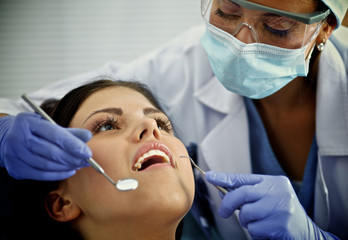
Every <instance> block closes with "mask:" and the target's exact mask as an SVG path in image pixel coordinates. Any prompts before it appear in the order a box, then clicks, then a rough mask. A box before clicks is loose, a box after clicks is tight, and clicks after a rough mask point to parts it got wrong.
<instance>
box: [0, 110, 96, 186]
mask: <svg viewBox="0 0 348 240" xmlns="http://www.w3.org/2000/svg"><path fill="white" fill-rule="evenodd" d="M91 137H92V134H91V132H90V131H88V130H85V129H76V128H75V129H74V128H63V127H61V126H58V125H55V124H52V123H50V122H48V121H47V120H45V119H43V118H42V117H41V116H39V115H37V114H34V113H21V114H18V115H17V116H16V117H14V116H5V117H1V118H0V165H1V166H2V167H5V168H6V169H7V171H8V173H9V174H10V175H11V176H12V177H14V178H16V179H35V180H52V181H53V180H62V179H65V178H68V177H70V176H72V175H74V174H75V172H76V170H77V169H79V168H82V167H85V166H89V164H88V163H87V162H86V158H89V157H91V156H92V152H91V150H90V149H89V148H88V147H87V145H86V144H85V142H87V141H88V140H89V139H90V138H91Z"/></svg>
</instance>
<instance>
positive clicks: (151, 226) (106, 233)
mask: <svg viewBox="0 0 348 240" xmlns="http://www.w3.org/2000/svg"><path fill="white" fill-rule="evenodd" d="M162 220H163V221H162ZM166 220H168V219H158V221H148V220H146V219H144V220H141V219H139V221H138V220H137V221H134V218H132V219H128V220H127V219H124V220H123V222H122V223H121V224H117V223H112V222H110V223H108V224H105V223H104V224H97V225H96V224H85V225H84V226H83V227H80V230H81V231H80V232H82V235H83V239H88V240H89V239H93V240H95V239H110V240H111V239H122V240H133V239H137V240H150V239H151V240H157V239H158V240H163V239H168V240H175V233H176V229H177V226H178V224H179V221H175V222H165V221H166Z"/></svg>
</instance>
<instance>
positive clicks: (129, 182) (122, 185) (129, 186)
mask: <svg viewBox="0 0 348 240" xmlns="http://www.w3.org/2000/svg"><path fill="white" fill-rule="evenodd" d="M22 98H23V100H24V101H25V102H27V103H28V104H29V105H30V107H32V108H33V110H34V111H35V112H36V113H37V114H39V115H40V116H41V117H43V118H45V119H46V120H48V121H49V122H51V123H53V124H57V123H56V122H55V121H53V119H52V118H51V117H50V116H48V114H47V113H46V112H45V111H44V110H42V109H41V108H40V107H39V106H38V105H36V104H35V103H34V102H33V101H32V100H31V99H30V98H29V97H28V96H27V95H26V94H23V95H22ZM86 161H87V162H88V163H89V164H90V165H91V166H92V167H93V168H94V169H95V170H96V171H97V172H99V173H101V174H102V175H103V176H104V177H105V178H106V179H107V180H108V181H109V182H111V183H112V185H114V186H115V187H116V189H117V190H119V191H130V190H135V189H136V188H137V187H138V181H137V180H136V179H134V178H124V179H120V180H118V181H117V182H114V181H113V180H112V179H111V178H110V177H109V175H107V174H106V172H105V171H104V169H103V168H102V167H101V166H100V165H99V164H98V163H97V162H96V161H95V160H94V159H93V158H91V157H90V158H87V159H86Z"/></svg>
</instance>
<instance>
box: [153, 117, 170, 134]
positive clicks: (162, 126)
mask: <svg viewBox="0 0 348 240" xmlns="http://www.w3.org/2000/svg"><path fill="white" fill-rule="evenodd" d="M155 120H156V122H157V126H158V129H159V130H164V131H166V132H168V133H170V132H172V130H173V127H172V124H171V122H170V121H169V119H162V118H156V119H155Z"/></svg>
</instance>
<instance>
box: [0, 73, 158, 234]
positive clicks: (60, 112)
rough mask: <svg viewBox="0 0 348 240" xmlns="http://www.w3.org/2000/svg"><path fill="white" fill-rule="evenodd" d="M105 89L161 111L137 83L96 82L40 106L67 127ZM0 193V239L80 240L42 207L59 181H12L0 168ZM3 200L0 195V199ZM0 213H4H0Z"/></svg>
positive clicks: (65, 224) (72, 231)
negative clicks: (130, 93) (131, 93)
mask: <svg viewBox="0 0 348 240" xmlns="http://www.w3.org/2000/svg"><path fill="white" fill-rule="evenodd" d="M109 87H126V88H130V89H133V90H135V91H137V92H139V93H141V94H142V95H143V96H144V97H146V98H147V99H148V100H149V101H150V103H151V104H153V106H154V107H156V108H158V109H160V110H162V109H161V107H160V105H159V103H158V102H157V101H156V99H155V98H154V96H153V95H152V93H151V92H150V90H149V89H148V88H147V87H146V85H144V84H141V83H138V82H129V81H112V80H98V81H94V82H91V83H88V84H85V85H83V86H80V87H78V88H75V89H73V90H71V91H70V92H69V93H67V94H66V95H65V96H64V97H63V98H62V99H61V100H54V99H50V100H47V101H45V102H44V103H43V104H42V105H41V107H42V108H43V109H44V110H45V111H46V112H47V113H48V114H49V115H50V116H51V117H52V118H53V120H54V121H55V122H56V123H57V124H59V125H61V126H63V127H68V126H69V124H70V121H71V120H72V118H73V117H74V115H75V113H76V112H77V110H78V109H79V107H80V105H81V104H82V103H83V102H84V101H85V100H86V99H87V98H88V97H89V96H90V95H91V94H93V93H94V92H97V91H98V90H101V89H104V88H109ZM0 184H1V187H0V190H1V193H0V194H4V195H3V196H9V198H8V199H7V198H6V199H5V198H4V201H2V202H5V203H6V204H7V205H6V206H5V208H3V207H0V216H1V218H0V224H1V225H0V228H1V230H0V231H1V233H0V239H28V238H32V239H35V240H41V239H42V240H43V239H45V240H46V239H50V240H55V239H57V240H58V239H81V237H80V236H79V235H78V234H77V233H76V232H75V231H74V230H73V229H72V227H71V226H70V224H69V223H61V222H56V221H54V220H53V219H51V217H49V215H48V213H47V211H46V208H45V198H46V196H47V194H48V193H49V192H50V191H52V190H54V189H56V188H57V187H58V184H59V181H46V182H45V181H33V180H15V179H12V178H11V177H9V176H8V174H7V172H6V170H5V169H2V168H0ZM2 198H3V197H1V196H0V200H2ZM3 209H4V210H3ZM1 211H4V212H1Z"/></svg>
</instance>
